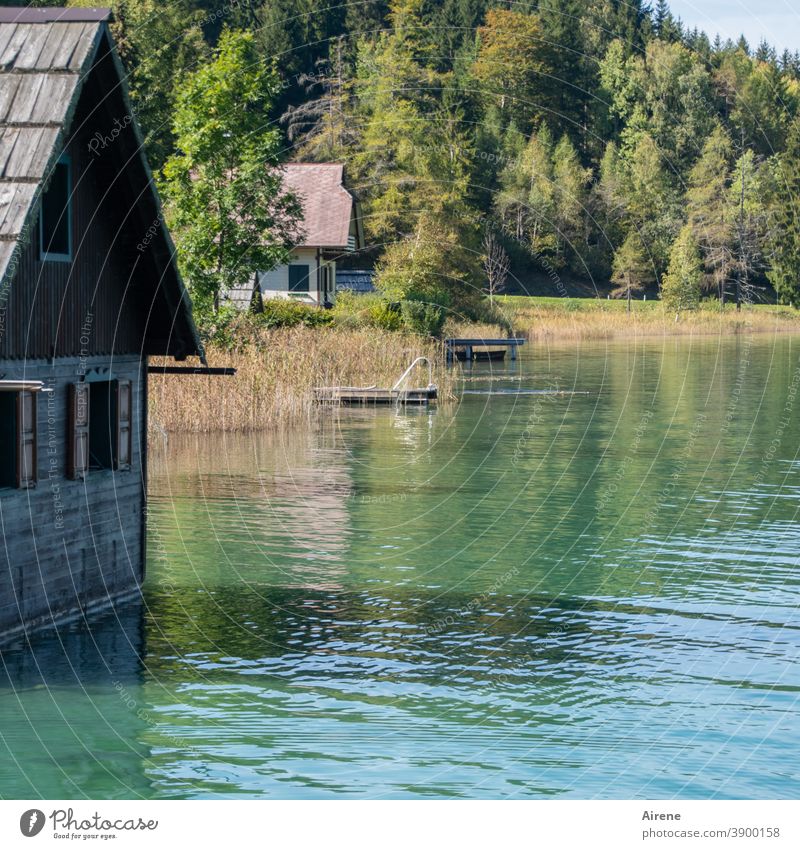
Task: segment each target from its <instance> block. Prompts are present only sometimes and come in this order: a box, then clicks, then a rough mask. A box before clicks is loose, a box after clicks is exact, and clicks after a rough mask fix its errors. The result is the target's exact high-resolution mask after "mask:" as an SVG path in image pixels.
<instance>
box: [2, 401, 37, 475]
mask: <svg viewBox="0 0 800 849" xmlns="http://www.w3.org/2000/svg"><path fill="white" fill-rule="evenodd" d="M6 486H11V487H17V488H19V489H30V488H32V487H34V486H36V394H35V393H33V392H28V391H18V392H0V487H6Z"/></svg>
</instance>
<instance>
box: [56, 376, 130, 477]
mask: <svg viewBox="0 0 800 849" xmlns="http://www.w3.org/2000/svg"><path fill="white" fill-rule="evenodd" d="M132 393H133V390H132V386H131V382H130V380H103V381H97V382H94V383H76V384H73V385H72V386H71V387H70V394H69V428H70V436H69V438H70V444H69V452H68V456H69V459H68V474H69V476H70V477H71V478H73V479H74V480H80V479H81V478H83V477H85V476H86V472H87V471H88V470H89V469H116V470H118V471H122V470H126V469H130V467H131V455H132V441H131V410H132V409H133V404H132V397H133V395H132Z"/></svg>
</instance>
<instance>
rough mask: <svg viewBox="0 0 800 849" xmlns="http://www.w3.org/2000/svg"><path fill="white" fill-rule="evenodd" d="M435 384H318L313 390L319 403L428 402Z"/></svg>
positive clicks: (435, 389) (432, 398) (434, 393)
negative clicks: (387, 386)
mask: <svg viewBox="0 0 800 849" xmlns="http://www.w3.org/2000/svg"><path fill="white" fill-rule="evenodd" d="M437 393H438V390H437V388H436V387H435V386H426V387H424V388H422V389H379V388H378V387H377V386H320V387H317V388H316V389H315V390H314V400H315V401H316V402H317V403H319V404H345V405H353V404H428V403H429V402H431V401H435V400H436V396H437Z"/></svg>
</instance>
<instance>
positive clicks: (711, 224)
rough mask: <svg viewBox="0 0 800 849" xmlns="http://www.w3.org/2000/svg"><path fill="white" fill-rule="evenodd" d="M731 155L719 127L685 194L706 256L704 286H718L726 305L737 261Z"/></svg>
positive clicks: (724, 136) (702, 251)
mask: <svg viewBox="0 0 800 849" xmlns="http://www.w3.org/2000/svg"><path fill="white" fill-rule="evenodd" d="M731 156H732V147H731V141H730V139H729V137H728V134H727V133H726V132H725V130H724V129H723V128H722V127H721V126H718V127H717V128H716V129H715V130H714V132H713V133H712V134H711V135H710V136H709V138H708V139H707V140H706V143H705V144H704V145H703V151H702V153H701V155H700V158H699V159H698V160H697V162H696V163H695V165H694V167H693V168H692V170H691V173H690V175H689V188H688V191H687V193H686V206H687V212H688V215H689V224H690V226H691V228H692V231H693V232H694V236H695V238H696V239H697V243H698V244H699V245H700V253H701V255H702V257H703V265H704V269H705V285H706V287H707V288H714V289H716V291H717V294H718V296H719V299H720V303H722V304H723V305H724V303H725V295H726V287H727V284H728V281H729V280H730V277H731V273H732V270H733V264H734V256H733V246H734V238H735V233H734V228H733V221H732V219H731V214H730V212H731V210H730V204H729V190H730V179H731V171H730V159H731Z"/></svg>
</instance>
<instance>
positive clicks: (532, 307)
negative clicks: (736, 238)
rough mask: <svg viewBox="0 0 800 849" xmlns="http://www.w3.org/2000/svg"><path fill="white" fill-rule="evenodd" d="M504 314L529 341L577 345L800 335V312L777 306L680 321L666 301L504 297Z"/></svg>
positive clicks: (713, 309) (687, 315) (711, 306)
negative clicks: (670, 338)
mask: <svg viewBox="0 0 800 849" xmlns="http://www.w3.org/2000/svg"><path fill="white" fill-rule="evenodd" d="M497 306H498V309H499V310H500V311H501V312H502V313H503V315H504V316H505V317H506V318H507V320H508V321H509V322H510V323H511V324H513V326H514V327H515V328H516V330H517V332H519V333H520V334H521V335H524V336H525V338H526V339H528V341H529V342H531V343H534V342H537V341H556V340H564V341H577V340H590V339H597V340H599V341H602V340H604V339H606V340H607V339H615V338H633V337H639V336H651V337H665V336H675V337H679V336H718V335H719V336H736V335H742V334H745V333H760V334H769V333H773V334H778V333H779V334H784V333H800V310H796V309H794V308H793V307H787V306H779V305H774V304H757V305H748V306H743V307H742V309H741V310H738V311H737V310H736V307H735V306H734V305H726V306H725V308H724V309H723V310H721V309H720V307H719V305H718V304H717V303H708V304H704V305H702V306H701V307H700V308H699V309H697V310H692V311H687V312H683V313H681V314H680V315H679V317H678V320H677V321H676V320H675V314H674V313H667V312H666V311H665V310H664V307H663V305H662V304H661V302H660V301H633V302H632V304H631V306H632V310H631V312H630V313H628V312H627V309H626V307H627V303H626V302H625V301H622V300H601V299H596V298H548V297H534V296H514V295H511V296H499V297H498V299H497Z"/></svg>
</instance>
